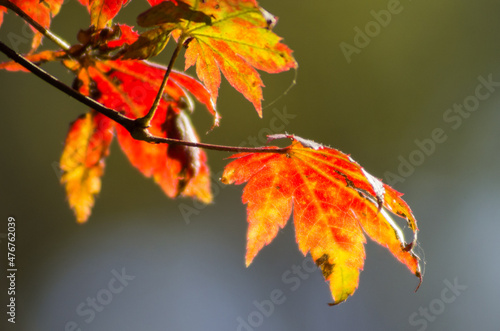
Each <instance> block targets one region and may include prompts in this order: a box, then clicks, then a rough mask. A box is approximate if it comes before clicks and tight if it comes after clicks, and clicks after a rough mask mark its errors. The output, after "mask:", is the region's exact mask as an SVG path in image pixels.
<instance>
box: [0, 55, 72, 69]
mask: <svg viewBox="0 0 500 331" xmlns="http://www.w3.org/2000/svg"><path fill="white" fill-rule="evenodd" d="M66 55H67V54H66V52H65V51H42V52H39V53H36V54H31V55H27V56H25V58H26V59H27V60H29V61H31V62H33V63H35V64H36V65H40V64H43V63H46V62H51V61H56V60H58V59H61V58H63V57H66ZM1 69H5V70H7V71H25V72H28V70H27V69H26V68H25V67H23V66H22V65H20V64H19V63H17V62H15V61H7V62H2V63H0V70H1Z"/></svg>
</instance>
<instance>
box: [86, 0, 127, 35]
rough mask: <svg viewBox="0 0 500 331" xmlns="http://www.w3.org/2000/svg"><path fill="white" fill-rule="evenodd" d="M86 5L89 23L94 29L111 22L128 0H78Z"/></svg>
mask: <svg viewBox="0 0 500 331" xmlns="http://www.w3.org/2000/svg"><path fill="white" fill-rule="evenodd" d="M78 1H79V2H80V3H81V4H82V5H84V6H86V7H87V9H88V11H89V13H90V25H93V26H94V27H95V29H96V30H99V29H102V28H104V27H106V26H108V25H109V24H110V23H111V20H112V19H113V18H114V17H115V16H116V14H118V12H119V11H120V9H121V8H122V6H125V5H126V4H127V2H128V1H129V0H78Z"/></svg>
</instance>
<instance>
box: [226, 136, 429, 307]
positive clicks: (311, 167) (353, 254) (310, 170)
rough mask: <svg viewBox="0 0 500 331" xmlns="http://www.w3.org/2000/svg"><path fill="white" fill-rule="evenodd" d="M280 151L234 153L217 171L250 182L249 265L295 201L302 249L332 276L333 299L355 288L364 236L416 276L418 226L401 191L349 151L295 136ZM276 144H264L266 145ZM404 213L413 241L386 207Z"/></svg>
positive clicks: (339, 299)
mask: <svg viewBox="0 0 500 331" xmlns="http://www.w3.org/2000/svg"><path fill="white" fill-rule="evenodd" d="M285 137H287V138H292V139H293V142H292V144H291V145H290V146H289V147H287V148H286V151H285V153H284V154H277V153H241V154H237V155H234V156H233V157H232V158H234V159H235V160H234V161H232V162H231V163H229V164H228V165H227V166H226V167H225V170H224V173H223V175H222V182H224V183H226V184H233V183H234V184H242V183H244V182H247V184H246V186H245V188H244V191H243V197H242V200H243V203H245V204H247V213H248V223H249V227H248V234H247V252H246V258H245V259H246V264H247V266H248V265H249V264H250V263H251V262H252V260H253V259H254V257H255V256H256V255H257V253H258V252H259V251H260V250H261V249H262V248H263V247H264V246H265V245H267V244H269V243H270V242H271V241H272V240H273V239H274V237H275V236H276V235H277V233H278V230H279V229H280V228H283V227H284V226H285V225H286V223H287V221H288V219H289V217H290V215H291V213H292V206H293V219H294V224H295V231H296V238H297V243H298V245H299V249H300V251H301V252H302V253H303V254H304V255H305V254H307V252H310V253H311V256H312V258H313V260H314V261H315V262H316V264H317V265H318V266H319V267H320V268H321V270H322V272H323V276H324V277H325V279H326V280H327V281H329V282H330V290H331V293H332V297H333V299H334V302H335V304H338V303H340V302H342V301H344V300H346V299H347V298H348V297H349V296H350V295H352V294H353V293H354V291H355V290H356V289H357V287H358V282H359V273H360V270H362V269H363V265H364V259H365V250H364V245H363V244H364V243H365V242H366V239H365V236H364V234H363V232H364V233H365V234H367V235H368V236H369V237H370V238H372V239H373V240H374V241H376V242H377V243H379V244H381V245H383V246H385V247H387V248H388V249H389V251H390V252H391V253H392V254H393V255H394V256H395V257H396V258H397V259H398V260H399V261H400V262H402V263H403V264H405V265H406V266H407V267H408V268H409V269H410V270H411V272H412V273H413V274H415V275H416V276H417V277H419V278H420V280H421V273H420V267H419V258H418V257H417V256H416V255H415V254H414V253H413V252H412V250H411V248H412V247H413V243H414V242H416V233H417V224H416V220H415V218H414V216H413V214H412V212H411V210H410V208H409V207H408V205H407V204H406V203H405V202H404V201H403V200H402V199H401V194H400V193H398V192H396V191H395V190H393V189H392V188H390V187H389V186H387V185H384V184H382V183H381V182H380V181H379V180H378V179H376V178H374V177H373V176H371V175H370V174H368V173H367V172H366V171H365V170H364V169H363V168H362V167H361V166H360V165H359V164H357V163H356V162H354V161H353V160H352V159H351V158H350V157H349V156H348V155H346V154H343V153H342V152H340V151H338V150H335V149H333V148H328V147H325V146H322V145H320V144H317V143H314V142H312V141H309V140H305V139H302V138H299V137H295V136H289V135H286V136H285V135H274V136H270V138H271V139H277V138H285ZM276 148H277V147H269V149H270V150H272V149H276ZM387 211H391V212H392V213H394V214H396V215H399V216H401V217H403V218H405V219H406V220H407V222H408V225H409V227H410V228H411V229H412V230H413V232H414V237H415V238H414V241H413V242H412V243H410V244H408V245H407V244H405V242H404V238H403V234H402V232H401V230H400V229H399V228H398V226H397V225H396V223H395V222H394V221H393V220H392V219H391V217H390V215H389V213H388V212H387Z"/></svg>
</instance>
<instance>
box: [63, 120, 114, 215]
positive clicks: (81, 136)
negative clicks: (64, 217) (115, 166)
mask: <svg viewBox="0 0 500 331" xmlns="http://www.w3.org/2000/svg"><path fill="white" fill-rule="evenodd" d="M112 138H113V133H112V126H111V121H110V120H109V119H108V118H107V117H104V116H103V115H101V114H99V113H95V112H94V111H91V112H89V113H87V114H85V115H83V116H81V117H79V118H78V119H77V120H76V121H75V122H73V123H72V124H71V127H70V130H69V132H68V135H67V137H66V142H65V144H64V150H63V153H62V156H61V161H60V168H61V170H62V176H61V183H62V184H64V186H65V188H66V195H67V197H68V201H69V205H70V207H71V208H72V209H73V211H74V212H75V215H76V219H77V221H78V222H79V223H84V222H86V221H87V219H88V217H89V216H90V213H91V210H92V207H93V206H94V196H95V195H96V194H98V193H99V192H100V191H101V177H102V175H103V173H104V159H105V158H106V157H107V156H108V154H109V144H110V143H111V139H112Z"/></svg>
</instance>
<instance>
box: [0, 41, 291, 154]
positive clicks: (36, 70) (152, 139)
mask: <svg viewBox="0 0 500 331" xmlns="http://www.w3.org/2000/svg"><path fill="white" fill-rule="evenodd" d="M0 51H1V52H2V53H4V54H5V55H7V56H8V57H9V58H11V59H12V60H14V61H15V62H17V63H19V64H20V65H22V66H23V67H24V68H26V69H28V70H29V71H30V72H32V73H33V74H35V75H36V76H37V77H39V78H41V79H42V80H44V81H45V82H47V83H48V84H50V85H52V86H54V87H55V88H57V89H58V90H60V91H61V92H63V93H65V94H67V95H69V96H70V97H72V98H74V99H76V100H77V101H79V102H81V103H83V104H84V105H86V106H89V107H91V108H92V109H94V110H95V111H97V112H99V113H101V114H102V115H104V116H106V117H108V118H109V119H111V120H113V121H115V122H116V123H118V124H120V125H121V126H123V127H124V128H125V129H126V130H127V131H128V132H129V133H130V134H131V136H132V137H133V138H134V139H136V140H142V141H146V142H149V143H154V144H162V143H163V144H172V145H184V146H189V147H195V148H203V149H210V150H215V151H222V152H233V153H275V154H286V153H287V152H288V150H289V149H288V147H283V148H273V149H269V148H267V147H238V146H225V145H214V144H205V143H199V142H193V141H185V140H179V139H172V138H164V137H158V136H154V135H152V134H151V133H149V131H148V130H147V128H145V127H144V126H142V125H140V124H139V123H138V122H137V120H133V119H130V118H128V117H126V116H124V115H122V114H121V113H120V112H118V111H116V110H114V109H111V108H108V107H106V106H104V105H103V104H101V103H100V102H97V101H95V100H94V99H91V98H89V97H87V96H85V95H83V94H81V93H80V92H78V91H77V90H74V89H73V88H71V87H69V86H68V85H66V84H64V83H63V82H61V81H60V80H59V79H57V78H56V77H54V76H52V75H51V74H49V73H48V72H46V71H45V70H43V69H42V68H40V67H39V66H37V65H36V64H34V63H33V62H31V61H29V60H27V59H26V58H24V57H23V56H22V55H21V54H19V53H17V52H16V51H14V50H12V49H11V48H10V47H9V46H7V45H5V44H4V43H3V42H1V41H0ZM167 78H168V77H167Z"/></svg>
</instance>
